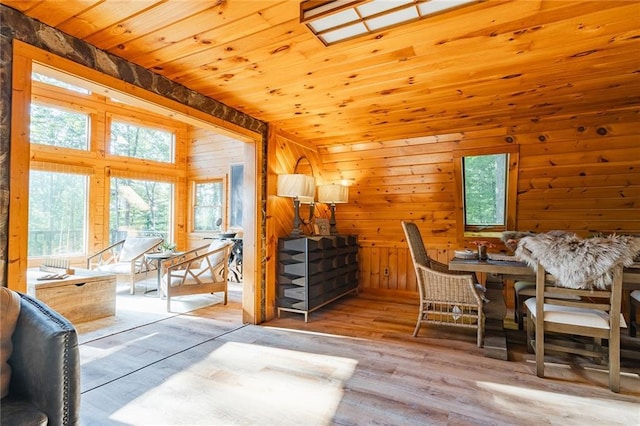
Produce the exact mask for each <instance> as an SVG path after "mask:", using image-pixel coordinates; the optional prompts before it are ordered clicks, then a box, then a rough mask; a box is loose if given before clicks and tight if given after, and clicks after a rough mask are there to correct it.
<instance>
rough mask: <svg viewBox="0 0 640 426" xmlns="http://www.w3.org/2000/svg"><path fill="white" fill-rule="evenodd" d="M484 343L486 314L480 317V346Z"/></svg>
mask: <svg viewBox="0 0 640 426" xmlns="http://www.w3.org/2000/svg"><path fill="white" fill-rule="evenodd" d="M483 343H484V315H480V317H479V318H478V347H479V348H481V347H482V346H483Z"/></svg>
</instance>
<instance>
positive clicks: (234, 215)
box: [229, 163, 244, 228]
mask: <svg viewBox="0 0 640 426" xmlns="http://www.w3.org/2000/svg"><path fill="white" fill-rule="evenodd" d="M243 185H244V164H242V163H237V164H230V165H229V227H230V228H242V208H243V206H242V204H243V203H242V198H243V191H242V188H243Z"/></svg>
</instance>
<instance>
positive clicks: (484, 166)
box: [462, 154, 507, 227]
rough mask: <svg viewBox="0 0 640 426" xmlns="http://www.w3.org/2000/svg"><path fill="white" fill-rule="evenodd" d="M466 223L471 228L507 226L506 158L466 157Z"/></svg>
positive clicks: (464, 168) (464, 176) (501, 155)
mask: <svg viewBox="0 0 640 426" xmlns="http://www.w3.org/2000/svg"><path fill="white" fill-rule="evenodd" d="M462 161H463V181H464V206H465V209H464V213H465V220H464V223H465V225H467V227H469V226H479V227H482V226H501V227H503V226H504V225H505V224H506V217H505V213H506V205H505V203H506V200H507V193H506V189H507V154H493V155H478V156H469V157H464V158H463V159H462Z"/></svg>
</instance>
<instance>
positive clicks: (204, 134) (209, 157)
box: [186, 126, 244, 248]
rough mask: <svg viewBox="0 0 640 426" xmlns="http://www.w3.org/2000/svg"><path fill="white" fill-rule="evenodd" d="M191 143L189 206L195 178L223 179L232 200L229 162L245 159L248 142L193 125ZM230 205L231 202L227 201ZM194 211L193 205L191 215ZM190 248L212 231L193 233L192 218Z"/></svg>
mask: <svg viewBox="0 0 640 426" xmlns="http://www.w3.org/2000/svg"><path fill="white" fill-rule="evenodd" d="M188 140H189V144H188V147H187V188H188V192H189V197H188V199H189V206H192V205H193V203H192V198H191V197H192V196H193V194H192V191H193V181H203V180H208V179H222V180H223V181H224V185H225V194H226V199H227V200H228V199H229V165H230V164H234V163H243V162H244V142H242V141H239V140H236V139H233V138H231V137H229V136H226V135H222V134H219V133H216V132H214V131H212V130H208V129H204V128H195V127H193V126H189V131H188ZM226 205H227V206H228V203H226ZM191 213H192V209H191V208H189V210H188V213H187V214H188V215H190V214H191ZM228 217H229V216H228V211H227V212H225V222H224V223H223V228H225V229H226V227H227V226H226V224H227V220H228ZM186 234H187V245H188V248H196V247H200V246H202V245H203V244H206V241H204V242H203V238H205V237H208V236H210V234H211V233H201V232H193V224H192V218H191V217H188V218H187V222H186Z"/></svg>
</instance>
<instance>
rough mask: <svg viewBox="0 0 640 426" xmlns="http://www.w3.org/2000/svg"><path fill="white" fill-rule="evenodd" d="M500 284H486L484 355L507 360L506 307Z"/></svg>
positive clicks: (489, 282)
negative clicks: (487, 300) (487, 301)
mask: <svg viewBox="0 0 640 426" xmlns="http://www.w3.org/2000/svg"><path fill="white" fill-rule="evenodd" d="M502 286H503V284H502V283H501V282H491V281H488V282H487V292H486V297H487V299H489V303H486V304H485V305H484V314H485V326H484V330H485V331H484V355H485V356H486V357H488V358H495V359H501V360H505V361H506V360H507V358H508V357H507V336H506V335H505V332H504V317H505V315H506V314H507V307H506V304H505V301H504V296H503V294H502Z"/></svg>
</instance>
